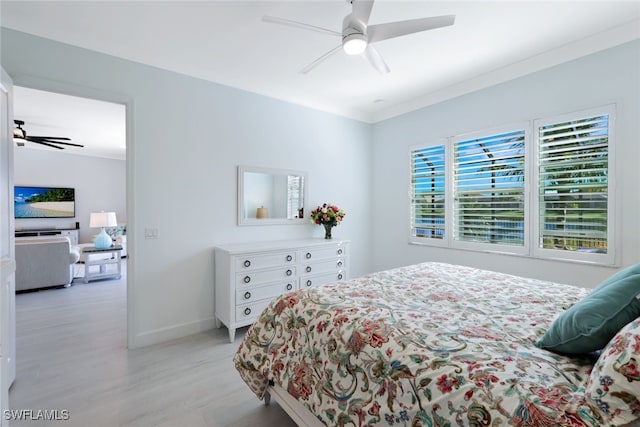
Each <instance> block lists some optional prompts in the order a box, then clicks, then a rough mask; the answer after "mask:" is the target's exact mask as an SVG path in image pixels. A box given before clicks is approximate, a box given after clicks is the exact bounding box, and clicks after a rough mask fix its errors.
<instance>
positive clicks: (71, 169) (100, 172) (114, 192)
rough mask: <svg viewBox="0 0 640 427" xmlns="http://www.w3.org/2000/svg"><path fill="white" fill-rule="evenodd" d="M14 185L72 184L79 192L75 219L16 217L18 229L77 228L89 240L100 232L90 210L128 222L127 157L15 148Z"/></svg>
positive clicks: (82, 241) (84, 240)
mask: <svg viewBox="0 0 640 427" xmlns="http://www.w3.org/2000/svg"><path fill="white" fill-rule="evenodd" d="M14 183H15V185H26V186H36V187H37V186H43V187H72V188H75V194H76V216H75V218H29V219H16V229H18V230H19V229H29V228H48V227H51V228H65V227H66V228H75V224H76V221H77V222H79V223H80V232H79V239H80V242H81V243H85V242H86V243H88V242H91V241H92V240H93V236H94V235H95V234H96V233H97V232H98V231H99V230H96V229H93V228H89V214H90V213H91V212H100V211H105V212H115V213H116V218H117V219H118V224H126V222H127V210H126V207H127V204H126V184H125V183H126V170H125V162H124V160H114V159H103V158H99V157H89V156H80V155H76V154H68V153H65V152H64V151H59V150H53V149H51V150H38V149H31V148H27V147H16V148H15V149H14Z"/></svg>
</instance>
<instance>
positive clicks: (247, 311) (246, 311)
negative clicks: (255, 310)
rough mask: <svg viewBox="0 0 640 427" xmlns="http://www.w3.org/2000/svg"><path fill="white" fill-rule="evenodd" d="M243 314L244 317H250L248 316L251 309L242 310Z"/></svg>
mask: <svg viewBox="0 0 640 427" xmlns="http://www.w3.org/2000/svg"><path fill="white" fill-rule="evenodd" d="M244 314H245V315H246V316H248V315H250V314H251V309H250V308H249V307H247V308H245V309H244Z"/></svg>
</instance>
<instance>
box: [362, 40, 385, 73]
mask: <svg viewBox="0 0 640 427" xmlns="http://www.w3.org/2000/svg"><path fill="white" fill-rule="evenodd" d="M362 55H363V56H364V57H365V58H367V61H369V63H370V64H371V65H372V66H373V68H375V69H376V71H378V72H379V73H380V74H387V73H388V72H389V71H391V70H390V69H389V66H388V65H387V63H386V62H384V59H382V55H380V53H379V52H378V51H377V50H376V49H375V48H374V47H373V46H371V45H367V48H366V49H365V51H364V53H363V54H362Z"/></svg>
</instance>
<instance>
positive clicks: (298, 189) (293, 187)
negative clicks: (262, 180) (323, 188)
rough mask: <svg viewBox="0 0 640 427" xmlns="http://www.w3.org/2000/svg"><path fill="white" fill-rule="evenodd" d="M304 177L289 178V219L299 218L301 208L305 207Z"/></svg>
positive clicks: (292, 176) (293, 176)
mask: <svg viewBox="0 0 640 427" xmlns="http://www.w3.org/2000/svg"><path fill="white" fill-rule="evenodd" d="M303 194H304V177H302V176H300V175H288V176H287V218H298V216H299V214H300V213H301V212H300V208H302V206H304V204H303V203H304V200H302V195H303ZM303 215H304V214H303Z"/></svg>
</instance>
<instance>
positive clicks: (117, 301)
mask: <svg viewBox="0 0 640 427" xmlns="http://www.w3.org/2000/svg"><path fill="white" fill-rule="evenodd" d="M125 298H126V278H123V279H122V280H102V281H96V282H91V283H89V284H82V283H78V284H74V285H73V286H71V287H69V288H63V289H52V290H46V291H40V292H35V293H26V294H18V295H17V296H16V317H17V326H16V335H17V349H16V352H17V355H16V362H17V365H16V367H17V375H16V381H15V382H14V384H13V386H12V387H11V389H10V392H9V403H10V408H11V409H14V410H15V409H27V410H33V411H37V410H44V409H47V410H51V409H58V410H68V411H69V415H70V419H69V420H68V421H57V422H51V421H47V422H43V421H29V422H26V421H19V422H16V421H12V422H11V426H31V425H32V426H50V425H53V426H56V425H59V426H65V427H71V426H81V427H86V426H105V427H107V426H132V427H133V426H145V427H146V426H163V427H164V426H166V427H168V426H189V427H200V426H213V427H222V426H234V427H236V426H237V427H240V426H247V427H249V426H251V427H254V426H265V427H269V426H274V427H275V426H277V427H293V426H295V424H294V423H293V422H292V421H291V420H290V419H289V418H288V416H287V415H286V414H285V412H284V411H283V410H282V409H281V408H280V407H279V406H278V404H277V402H274V401H273V400H272V403H271V405H270V406H268V407H265V406H264V405H263V404H262V402H261V401H259V400H258V399H257V398H256V397H255V395H253V393H252V392H251V391H250V390H249V389H248V388H247V386H246V385H245V384H244V383H243V382H242V380H241V379H240V377H239V375H238V374H237V372H236V370H235V368H234V367H233V363H232V361H231V358H232V356H233V354H234V352H235V350H236V349H237V347H238V345H239V343H240V339H241V338H242V335H243V334H244V332H245V331H246V330H245V329H241V330H239V331H238V334H237V335H236V342H235V343H234V344H230V343H229V342H228V335H227V330H226V329H225V328H224V327H223V328H221V329H214V330H212V331H209V332H206V333H201V334H197V335H193V336H190V337H186V338H182V339H179V340H176V341H172V342H169V343H165V344H159V345H154V346H150V347H145V348H142V349H136V350H127V348H126V319H125V318H126V302H125V301H126V300H125Z"/></svg>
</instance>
